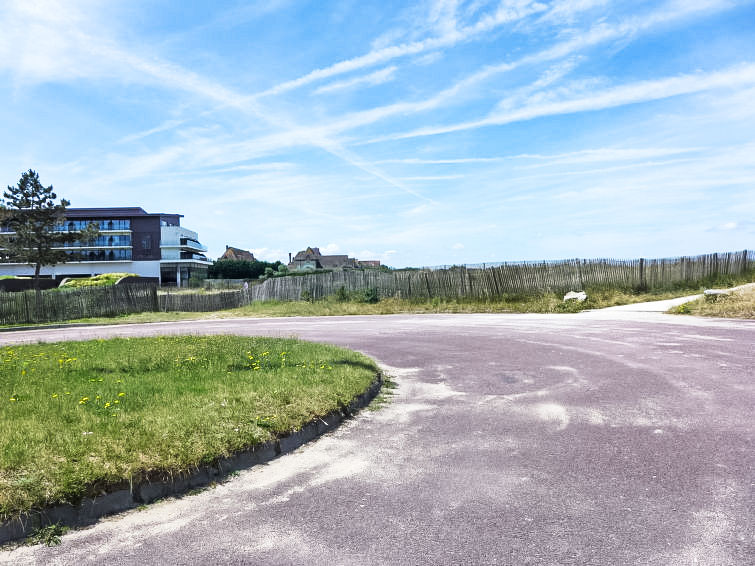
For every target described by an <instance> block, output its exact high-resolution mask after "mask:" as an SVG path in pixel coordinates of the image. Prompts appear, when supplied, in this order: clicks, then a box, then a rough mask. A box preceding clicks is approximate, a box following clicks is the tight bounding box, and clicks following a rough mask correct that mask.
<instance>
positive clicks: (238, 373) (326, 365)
mask: <svg viewBox="0 0 755 566" xmlns="http://www.w3.org/2000/svg"><path fill="white" fill-rule="evenodd" d="M377 371H378V369H377V366H376V365H375V364H374V362H372V361H371V360H370V359H368V358H366V357H365V356H363V355H361V354H358V353H355V352H351V351H348V350H344V349H341V348H336V347H334V346H328V345H321V344H313V343H308V342H301V341H297V340H293V339H271V338H248V337H237V336H207V337H185V336H184V337H159V338H138V339H114V340H94V341H87V342H67V343H56V344H46V345H41V344H40V345H33V346H13V347H6V348H2V349H0V517H2V518H3V519H7V518H12V517H15V516H18V515H19V514H21V513H24V512H26V511H29V510H31V509H34V508H40V507H44V506H47V505H52V504H59V503H66V502H69V503H75V502H77V501H79V500H80V499H81V498H82V497H85V496H94V495H97V494H99V493H100V492H101V491H102V490H103V489H106V488H108V487H112V486H118V485H124V484H127V483H128V482H130V481H139V480H140V479H141V478H145V477H155V476H168V475H174V474H177V473H180V472H183V471H186V470H191V469H193V468H195V467H196V466H198V465H200V464H206V463H211V462H213V461H215V460H216V459H217V458H219V457H222V456H227V455H230V454H232V453H234V452H237V451H239V450H242V449H245V448H247V447H250V446H252V445H254V444H257V443H260V442H264V441H266V440H269V439H271V438H273V437H274V436H275V435H278V434H281V433H285V432H288V431H291V430H294V429H298V428H300V427H301V426H302V425H304V424H305V423H306V422H308V421H310V420H311V419H312V418H314V417H315V416H318V415H319V416H321V415H325V414H327V413H329V412H331V411H333V410H336V409H338V408H339V407H340V406H342V405H344V404H348V403H349V402H350V401H351V400H352V399H353V398H354V397H356V396H357V395H359V394H360V393H362V392H363V391H365V390H366V389H367V388H368V386H369V385H370V383H371V382H372V381H373V379H374V378H375V375H376V373H377Z"/></svg>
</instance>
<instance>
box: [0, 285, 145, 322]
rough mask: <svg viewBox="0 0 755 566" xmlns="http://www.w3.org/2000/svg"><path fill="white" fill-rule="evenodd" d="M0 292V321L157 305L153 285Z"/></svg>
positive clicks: (96, 313) (43, 319) (124, 311)
mask: <svg viewBox="0 0 755 566" xmlns="http://www.w3.org/2000/svg"><path fill="white" fill-rule="evenodd" d="M39 300H40V302H39V304H37V295H36V293H35V292H34V291H23V292H16V293H5V292H2V293H0V324H25V323H29V322H54V321H60V320H71V319H76V318H89V317H96V316H118V315H122V314H129V313H135V312H145V311H154V310H157V309H158V302H157V287H156V286H155V285H113V286H110V287H83V288H78V289H56V290H51V291H42V292H41V293H40V294H39Z"/></svg>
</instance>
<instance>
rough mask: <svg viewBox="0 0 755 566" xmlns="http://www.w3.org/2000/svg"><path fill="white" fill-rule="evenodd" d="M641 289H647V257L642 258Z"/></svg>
mask: <svg viewBox="0 0 755 566" xmlns="http://www.w3.org/2000/svg"><path fill="white" fill-rule="evenodd" d="M640 289H641V290H643V291H646V290H647V283H646V281H645V258H644V257H641V258H640Z"/></svg>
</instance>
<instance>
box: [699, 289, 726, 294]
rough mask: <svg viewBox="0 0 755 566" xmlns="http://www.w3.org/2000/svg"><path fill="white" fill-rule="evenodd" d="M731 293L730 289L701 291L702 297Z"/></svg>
mask: <svg viewBox="0 0 755 566" xmlns="http://www.w3.org/2000/svg"><path fill="white" fill-rule="evenodd" d="M729 293H731V290H730V289H706V290H705V291H703V295H728V294H729Z"/></svg>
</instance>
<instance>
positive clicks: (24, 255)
mask: <svg viewBox="0 0 755 566" xmlns="http://www.w3.org/2000/svg"><path fill="white" fill-rule="evenodd" d="M3 196H4V197H5V200H4V201H2V200H0V223H1V224H2V226H3V231H2V232H0V254H2V256H3V258H2V259H3V260H4V261H13V262H17V263H25V264H28V265H30V266H32V267H33V268H34V289H35V290H36V291H37V296H38V297H39V290H40V284H39V274H40V271H41V269H42V266H45V265H48V266H52V265H56V264H58V263H62V262H65V261H68V260H69V259H70V257H69V255H68V254H67V253H66V252H65V250H63V249H61V248H62V247H63V246H64V245H65V244H67V243H72V242H76V241H79V242H82V243H87V242H91V241H92V240H94V239H95V238H96V237H97V236H98V234H99V229H98V228H97V226H96V225H95V224H90V225H89V226H88V227H87V228H86V229H85V230H81V231H66V230H63V229H62V226H63V221H64V220H65V214H66V207H67V206H68V205H69V204H71V203H70V202H68V201H67V200H66V199H60V202H59V203H57V204H56V203H55V199H56V198H57V195H56V194H55V193H54V192H53V190H52V185H50V186H49V187H45V186H43V185H42V183H41V182H40V181H39V175H38V174H37V173H36V171H33V170H31V169H29V170H28V171H27V172H26V173H24V174H23V175H21V178H20V179H19V181H18V184H17V185H16V186H10V185H9V186H8V190H7V191H5V192H4V193H3ZM37 303H38V304H39V301H37Z"/></svg>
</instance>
